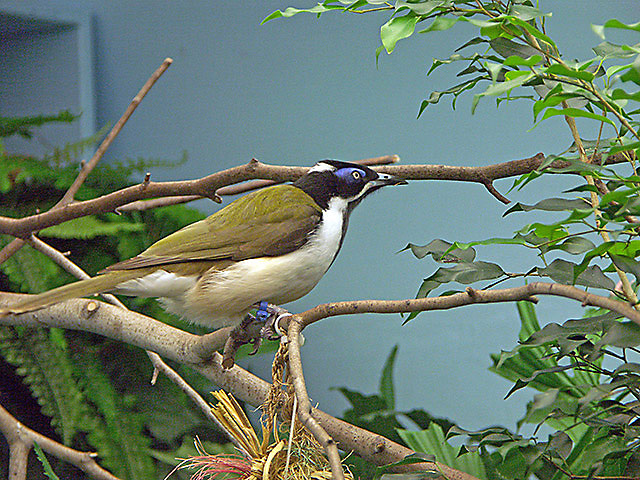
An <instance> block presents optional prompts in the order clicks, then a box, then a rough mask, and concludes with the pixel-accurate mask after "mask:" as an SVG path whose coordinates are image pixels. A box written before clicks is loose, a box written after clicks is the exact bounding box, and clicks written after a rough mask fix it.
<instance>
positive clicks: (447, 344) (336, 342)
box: [0, 0, 640, 428]
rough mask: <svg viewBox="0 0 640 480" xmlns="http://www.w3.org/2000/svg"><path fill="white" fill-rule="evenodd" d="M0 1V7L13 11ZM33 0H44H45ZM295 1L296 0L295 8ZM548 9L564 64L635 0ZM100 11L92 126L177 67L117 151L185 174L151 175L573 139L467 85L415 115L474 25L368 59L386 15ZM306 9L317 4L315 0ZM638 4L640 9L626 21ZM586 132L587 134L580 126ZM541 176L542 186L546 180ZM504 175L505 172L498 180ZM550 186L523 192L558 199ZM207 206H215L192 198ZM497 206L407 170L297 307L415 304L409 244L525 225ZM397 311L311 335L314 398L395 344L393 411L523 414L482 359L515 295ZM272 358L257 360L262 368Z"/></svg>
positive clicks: (491, 252)
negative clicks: (441, 64)
mask: <svg viewBox="0 0 640 480" xmlns="http://www.w3.org/2000/svg"><path fill="white" fill-rule="evenodd" d="M3 3H4V2H3V1H0V9H1V7H2V5H3ZM36 3H37V2H36ZM298 3H299V4H302V2H298ZM544 3H545V4H546V8H547V10H552V11H553V13H554V15H553V17H552V18H550V19H548V21H547V28H548V31H549V33H550V34H551V36H552V37H553V38H555V39H556V40H557V41H558V43H559V45H560V46H561V49H562V50H563V52H564V54H565V56H566V57H567V58H573V57H579V58H587V57H589V56H590V55H591V53H590V47H592V46H594V45H596V44H597V43H599V39H598V38H597V37H596V36H595V35H594V34H593V33H592V32H591V30H590V27H589V24H590V23H592V22H593V23H603V21H604V20H605V19H607V18H614V17H618V18H629V19H630V20H633V17H634V16H636V17H637V13H640V9H639V8H638V4H637V1H636V0H625V1H617V2H606V1H577V0H572V1H564V2H544ZM59 4H60V5H61V6H62V7H66V8H70V9H73V8H75V6H76V5H78V4H80V5H82V6H83V8H86V9H88V10H89V11H90V12H91V14H92V15H93V19H94V23H93V40H94V49H95V92H96V98H95V100H96V107H97V110H96V113H97V124H98V125H99V126H102V125H104V124H106V123H111V124H113V123H114V122H115V121H116V120H117V119H118V118H119V116H120V114H121V113H122V112H123V110H124V109H125V107H126V106H127V105H128V103H129V101H130V99H131V98H132V96H133V95H134V94H135V93H136V92H137V91H138V89H139V88H140V86H141V85H142V83H143V82H144V81H145V80H146V79H147V77H148V75H149V74H150V73H151V72H152V71H153V70H154V69H155V68H156V67H157V66H158V65H159V64H160V62H161V61H162V59H163V58H164V57H166V56H170V57H172V58H173V59H174V64H173V66H172V67H171V68H170V69H169V71H168V72H167V73H166V74H165V75H164V76H163V77H162V79H161V80H160V81H159V82H158V84H157V85H156V86H155V87H154V88H153V90H152V91H151V93H150V94H149V95H148V97H147V98H146V99H145V100H144V102H143V103H142V105H141V106H140V108H139V109H138V111H136V113H135V114H134V116H133V118H132V119H131V120H130V121H129V123H128V124H127V126H126V128H125V129H124V131H123V132H122V133H121V135H120V137H119V138H118V140H117V141H116V142H115V143H114V145H113V147H112V148H111V150H110V152H109V153H108V155H107V157H108V158H122V157H137V156H143V157H162V158H169V159H175V158H178V157H179V156H180V154H181V152H182V151H183V150H186V151H187V152H188V154H189V158H190V160H189V163H188V164H187V165H185V166H183V167H180V169H178V170H158V171H153V172H151V173H152V178H153V179H155V180H168V179H183V178H197V177H199V176H202V175H205V174H208V173H211V172H214V171H217V170H220V169H223V168H226V167H230V166H233V165H237V164H240V163H243V162H246V161H248V160H249V159H251V158H252V157H256V158H258V159H260V160H262V161H264V162H267V163H274V164H290V165H311V164H313V163H314V162H316V161H317V160H319V159H323V158H338V159H343V160H354V159H359V158H364V157H370V156H378V155H383V154H391V153H395V154H398V155H400V157H401V158H402V161H403V163H407V164H409V163H434V164H449V165H472V166H473V165H487V164H491V163H497V162H502V161H506V160H512V159H516V158H523V157H528V156H531V155H533V154H535V153H537V152H540V151H542V152H545V153H555V152H560V151H563V150H564V149H565V148H566V147H567V146H568V145H569V144H570V143H571V141H570V135H569V131H568V129H567V127H566V125H565V124H564V123H563V121H562V120H561V119H559V118H558V119H554V120H551V121H550V122H548V123H546V124H545V125H541V126H540V127H538V128H537V129H535V130H533V131H531V132H528V131H527V130H528V129H529V128H530V127H531V125H532V115H531V110H530V106H529V105H527V104H524V103H523V104H522V105H518V104H513V105H502V106H501V107H500V109H498V110H497V109H496V107H495V102H493V100H486V101H483V102H481V104H480V106H479V108H478V111H477V112H476V114H475V115H474V116H472V115H471V114H470V101H471V97H470V96H467V97H463V98H461V99H460V100H459V102H458V110H457V111H456V112H452V110H451V107H450V103H449V101H447V100H445V101H442V102H441V103H440V104H438V105H435V106H430V107H429V108H428V109H427V111H426V112H425V113H424V115H423V116H422V118H420V119H419V120H417V119H416V114H417V111H418V106H419V104H420V101H421V100H422V99H423V98H425V97H426V96H427V95H428V94H429V92H431V91H432V90H435V89H439V88H443V87H447V86H449V85H451V84H452V82H454V81H455V79H454V77H453V74H454V73H455V72H456V70H452V69H449V70H447V69H446V68H443V69H442V71H441V72H437V73H436V74H434V75H433V76H432V77H428V78H427V77H426V75H425V73H426V71H427V69H428V67H429V66H430V64H431V60H432V58H433V57H446V56H448V55H449V54H450V53H451V51H452V50H453V49H454V48H456V47H458V46H459V45H460V44H462V43H463V42H464V41H465V40H466V38H468V36H466V34H468V33H469V32H470V29H469V27H468V25H460V24H459V25H457V26H456V28H454V29H452V30H450V31H448V32H443V33H439V34H430V35H428V36H427V35H415V36H414V37H413V38H410V39H409V40H406V41H402V42H400V43H399V44H398V46H397V48H396V51H395V52H394V53H393V54H392V55H391V56H389V55H386V54H382V55H381V57H380V62H379V68H376V63H375V55H374V52H375V49H376V47H377V46H378V45H379V26H380V24H381V22H382V19H383V17H382V16H376V15H366V16H356V15H346V14H328V15H326V16H323V17H322V18H321V19H319V20H318V19H316V18H315V16H312V15H302V14H301V15H298V16H296V17H294V18H292V19H289V20H277V21H272V22H269V23H267V24H266V25H263V26H261V25H260V22H261V20H262V19H263V18H264V17H265V16H266V15H267V14H269V13H270V12H271V11H273V10H274V9H276V8H285V7H287V6H289V4H288V3H286V2H280V1H271V2H264V1H257V0H255V1H235V2H184V1H150V0H141V1H136V2H131V1H124V0H110V1H100V0H86V1H82V2H59ZM307 4H309V5H311V4H313V3H312V2H307ZM630 12H634V15H631V16H630V15H629V14H630ZM585 132H587V136H588V135H589V134H591V132H590V131H589V130H585ZM542 185H544V186H545V188H546V189H547V191H546V192H545V191H543V190H542ZM509 186H510V181H505V182H502V183H499V184H498V185H497V187H498V188H499V189H501V190H502V191H503V192H504V191H506V190H507V189H508V187H509ZM558 186H559V183H558V182H554V181H550V180H545V181H543V182H542V183H541V184H540V185H537V186H536V187H534V188H531V189H529V190H528V191H525V192H522V193H512V194H511V195H510V197H511V198H512V199H514V200H520V201H525V202H526V201H531V200H533V199H536V198H539V195H541V194H548V195H552V194H553V192H554V191H555V190H554V189H556V188H558ZM199 206H200V207H201V208H205V209H208V210H210V211H212V210H213V209H215V208H217V206H215V205H209V204H205V203H200V204H199ZM504 209H505V207H504V206H503V205H501V204H499V203H498V202H497V201H496V200H495V199H494V198H493V197H492V196H490V195H489V194H488V193H487V192H486V191H485V190H484V189H483V188H482V187H480V186H478V185H473V184H462V183H451V182H450V183H445V182H440V183H438V182H414V183H413V184H411V185H410V186H408V187H404V188H397V189H396V188H394V189H387V190H385V191H383V192H381V193H379V194H377V195H375V196H374V197H373V198H370V199H367V201H366V202H364V204H363V205H362V206H360V207H359V208H358V210H357V211H356V212H355V213H354V215H353V217H352V222H351V225H350V231H349V235H348V237H347V239H346V241H345V244H344V247H343V249H342V252H341V254H340V256H339V257H338V260H337V261H336V262H335V264H334V266H333V267H332V269H331V270H330V272H329V273H328V274H327V275H326V276H325V278H324V279H323V280H322V282H321V283H320V285H318V287H317V288H316V289H315V290H314V291H313V292H312V293H311V294H309V295H308V296H307V297H306V298H305V299H303V300H300V301H298V302H297V303H295V304H293V305H292V306H291V309H292V310H302V309H306V308H309V307H312V306H314V305H316V304H318V303H323V302H328V301H332V300H345V299H361V298H379V299H385V298H389V299H393V298H410V297H413V296H414V295H415V292H416V290H417V288H418V286H419V284H420V282H421V280H422V278H423V277H425V276H427V275H429V274H431V273H432V272H433V271H434V270H435V268H437V267H436V265H435V264H434V263H433V262H432V261H430V260H426V259H425V260H422V261H418V260H416V259H414V258H413V257H412V256H411V255H410V254H408V253H406V252H405V253H401V254H396V253H395V252H397V251H398V250H400V249H401V248H403V247H404V246H405V245H406V244H407V242H414V243H426V242H428V241H430V240H432V239H433V238H444V239H447V240H460V241H470V240H474V239H479V238H484V237H489V236H507V235H511V233H512V231H513V230H514V229H516V228H518V227H519V226H521V225H522V224H524V223H528V221H529V220H528V219H525V218H524V217H517V218H516V216H510V217H508V218H507V219H503V218H502V217H501V214H502V212H503V211H504ZM480 258H481V259H483V260H491V259H495V258H498V259H499V262H500V263H501V264H502V265H503V266H504V267H505V269H508V270H511V271H518V270H521V269H523V268H525V267H526V265H528V264H530V263H531V262H535V257H534V256H533V255H531V256H530V257H529V258H523V256H522V253H521V252H520V251H519V249H514V250H508V249H504V248H501V249H490V248H488V249H485V250H481V253H480ZM539 314H540V318H541V320H542V321H545V322H546V321H563V320H564V319H566V318H567V315H574V316H578V315H580V308H579V306H577V305H571V304H570V303H568V302H562V301H549V300H544V301H543V302H542V303H541V305H540V306H539ZM401 323H402V319H401V318H400V316H398V315H388V316H374V315H367V316H360V317H341V318H333V319H329V320H325V321H323V322H320V323H319V324H317V325H314V326H313V327H311V328H309V329H308V330H307V331H306V332H305V336H306V338H307V345H306V346H305V347H304V352H303V360H304V365H305V373H306V375H307V384H308V386H309V390H310V394H311V396H312V397H313V399H314V401H316V402H319V405H320V407H321V408H322V409H325V410H327V411H329V412H331V413H334V414H339V413H340V412H341V411H342V410H343V409H344V407H345V406H346V402H345V401H344V400H342V398H341V396H340V394H339V393H337V392H335V391H331V390H330V388H331V387H335V386H347V387H349V388H352V389H357V390H360V391H364V392H373V391H376V390H377V382H378V377H379V373H380V370H381V367H382V365H383V362H384V360H385V357H386V356H387V354H388V353H389V351H390V350H391V348H392V347H393V345H396V344H397V345H399V355H398V361H397V367H396V376H397V381H396V392H397V395H398V407H399V408H401V409H409V408H413V407H421V408H425V409H427V410H429V411H430V412H432V413H433V414H435V415H440V416H448V417H450V418H452V419H454V420H455V421H457V422H459V423H460V424H461V425H462V426H463V427H465V428H479V427H483V426H487V425H489V424H503V425H506V426H509V427H514V426H515V421H516V420H517V419H518V418H519V417H520V416H521V415H522V414H523V412H524V402H525V401H526V399H528V398H530V396H529V395H528V394H526V395H525V394H520V395H515V396H514V397H513V398H510V399H509V400H507V401H503V400H502V398H503V397H504V395H505V393H506V392H507V391H508V389H509V387H510V384H509V383H508V382H506V381H504V380H502V379H500V378H498V377H497V376H496V375H494V374H492V373H490V372H488V371H487V367H488V366H489V365H490V360H489V353H491V352H499V351H500V349H510V348H512V346H513V345H514V344H515V340H516V338H517V337H516V336H517V332H518V320H517V315H516V310H515V306H513V305H501V306H477V307H466V308H462V309H458V310H456V311H451V312H433V313H424V314H422V315H420V316H419V317H418V318H417V319H416V320H414V321H413V322H411V323H410V324H408V325H406V326H401ZM267 363H268V359H266V361H265V360H261V359H252V360H250V361H249V362H248V365H249V367H250V368H252V369H253V370H254V371H257V372H259V373H261V374H262V375H266V374H267V372H268V371H269V365H268V364H267Z"/></svg>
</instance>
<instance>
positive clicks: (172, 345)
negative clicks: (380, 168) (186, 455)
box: [0, 282, 640, 478]
mask: <svg viewBox="0 0 640 480" xmlns="http://www.w3.org/2000/svg"><path fill="white" fill-rule="evenodd" d="M534 295H553V296H560V297H565V298H570V299H574V300H577V301H579V302H581V303H582V305H583V306H587V305H592V306H598V307H603V308H606V309H609V310H611V311H613V312H616V313H618V314H620V315H622V316H625V317H627V318H629V319H631V320H633V321H634V322H636V323H638V324H640V312H637V311H636V310H634V309H633V308H631V307H630V306H629V305H628V304H626V303H624V302H620V301H618V300H614V299H611V298H607V297H603V296H600V295H594V294H591V293H587V292H585V291H584V290H581V289H579V288H576V287H572V286H569V285H559V284H555V283H544V282H536V283H532V284H529V285H525V286H522V287H516V288H509V289H502V290H474V289H471V288H468V289H467V291H466V292H464V293H458V294H454V295H450V296H447V297H434V298H420V299H411V300H393V301H381V300H363V301H352V302H338V303H332V304H325V305H319V306H317V307H315V308H313V309H311V310H308V311H306V312H303V313H301V314H299V315H298V316H297V318H299V319H300V321H301V324H302V325H303V326H307V325H309V324H311V323H313V322H315V321H318V320H320V319H322V318H326V317H329V316H335V315H346V314H354V313H400V312H412V311H418V310H442V309H449V308H454V307H458V306H462V305H470V304H474V303H494V302H513V301H517V300H528V301H535V297H534ZM20 297H22V295H16V294H0V303H8V302H11V301H16V300H17V299H18V298H20ZM286 318H290V317H285V319H286ZM285 323H286V322H285ZM2 324H5V325H24V326H30V327H34V326H48V327H60V328H68V329H73V330H84V331H88V332H93V333H97V334H99V335H104V336H107V337H109V338H113V339H115V340H120V341H123V342H126V343H129V344H131V345H135V346H138V347H140V348H143V349H145V350H152V351H154V352H156V353H158V354H159V355H161V356H163V357H165V358H168V359H171V360H174V361H177V362H180V363H185V364H189V365H191V366H192V367H193V368H195V369H196V370H198V371H199V372H201V373H202V374H203V375H205V376H206V377H207V378H209V379H210V380H211V381H213V382H214V383H216V384H217V385H219V386H220V387H221V388H223V389H225V390H226V391H228V392H231V393H233V394H234V395H235V396H236V397H237V398H239V399H241V400H243V401H245V402H248V403H249V404H251V405H254V406H258V405H261V404H262V403H263V402H264V401H265V399H266V396H267V393H268V388H269V384H268V383H267V382H265V381H264V380H262V379H260V378H258V377H256V376H254V375H252V374H251V373H249V372H247V371H245V370H243V369H242V368H240V367H238V366H237V365H236V366H234V367H232V368H230V369H228V370H227V369H225V368H223V366H222V356H221V355H220V354H218V353H215V354H213V355H212V356H211V357H208V358H204V359H203V354H205V353H206V352H210V351H211V349H213V348H218V349H219V348H222V346H223V345H224V342H225V340H226V336H227V335H228V333H227V334H219V333H218V332H214V333H212V334H209V335H206V336H204V337H198V336H197V335H192V334H190V333H187V332H184V331H181V330H178V329H176V328H174V327H171V326H169V325H166V324H164V323H162V322H158V321H157V320H154V319H152V318H149V317H146V316H144V315H141V314H138V313H135V312H131V311H125V310H122V309H118V308H116V307H113V306H110V305H107V304H103V303H100V302H98V301H96V300H84V299H76V300H70V301H68V302H64V303H61V304H58V305H53V306H51V307H49V308H46V309H43V310H39V311H37V312H31V313H26V314H22V315H9V316H7V317H3V318H0V325H2ZM286 326H287V325H286V324H285V325H282V324H281V325H280V327H281V328H286ZM313 417H314V418H316V419H317V420H318V421H319V422H320V425H321V426H322V428H323V429H324V430H325V431H326V432H327V433H328V434H329V435H330V436H331V437H332V438H333V439H334V440H335V441H337V442H339V444H340V447H341V448H342V449H343V450H345V451H354V452H355V453H356V454H357V455H358V456H361V457H362V458H364V459H366V460H369V461H372V462H374V463H376V464H377V465H383V464H388V463H392V462H395V461H399V460H401V459H402V458H404V457H405V456H406V455H408V454H410V453H411V450H409V449H407V448H406V447H403V446H401V445H399V444H396V443H394V442H391V441H389V440H388V439H385V438H384V437H381V436H379V435H375V434H373V433H371V432H367V431H366V430H364V429H359V428H357V427H354V426H353V425H350V424H348V423H345V422H342V421H340V420H338V419H335V418H333V417H331V416H330V415H327V414H325V413H322V412H321V411H319V410H316V409H314V410H313ZM420 466H421V467H422V468H424V464H420V465H419V466H411V467H407V469H410V470H416V469H418V468H420ZM437 468H438V469H439V470H441V471H446V468H445V466H443V465H438V466H437ZM456 472H457V471H455V470H453V474H452V475H449V473H447V476H449V477H450V478H464V477H456V475H457V473H461V472H457V473H456ZM467 478H468V477H467Z"/></svg>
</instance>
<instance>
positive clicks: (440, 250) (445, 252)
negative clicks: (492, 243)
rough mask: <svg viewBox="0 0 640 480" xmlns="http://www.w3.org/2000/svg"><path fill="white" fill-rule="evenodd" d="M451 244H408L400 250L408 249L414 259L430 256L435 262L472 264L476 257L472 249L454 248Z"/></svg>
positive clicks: (438, 240)
mask: <svg viewBox="0 0 640 480" xmlns="http://www.w3.org/2000/svg"><path fill="white" fill-rule="evenodd" d="M452 247H453V244H452V243H450V242H447V241H445V240H440V239H436V240H433V241H431V242H429V243H428V244H426V245H414V244H413V243H409V244H408V245H407V246H406V247H405V248H403V249H402V250H407V249H410V250H411V253H413V254H414V255H415V256H416V258H424V257H426V256H427V255H431V256H432V257H433V259H434V260H435V261H436V262H443V263H454V262H472V261H473V260H474V259H475V257H476V252H475V250H474V249H473V248H464V249H461V248H455V247H453V248H452Z"/></svg>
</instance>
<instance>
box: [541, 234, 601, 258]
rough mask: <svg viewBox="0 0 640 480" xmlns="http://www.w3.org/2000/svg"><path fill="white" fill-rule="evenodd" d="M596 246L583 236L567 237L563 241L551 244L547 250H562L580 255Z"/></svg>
mask: <svg viewBox="0 0 640 480" xmlns="http://www.w3.org/2000/svg"><path fill="white" fill-rule="evenodd" d="M594 248H596V245H595V244H594V243H593V242H592V241H591V240H589V239H587V238H584V237H569V238H567V239H566V240H565V241H564V242H562V243H559V244H555V245H551V246H549V247H548V250H562V251H564V252H567V253H570V254H571V255H581V254H583V253H586V252H588V251H589V250H592V249H594Z"/></svg>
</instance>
